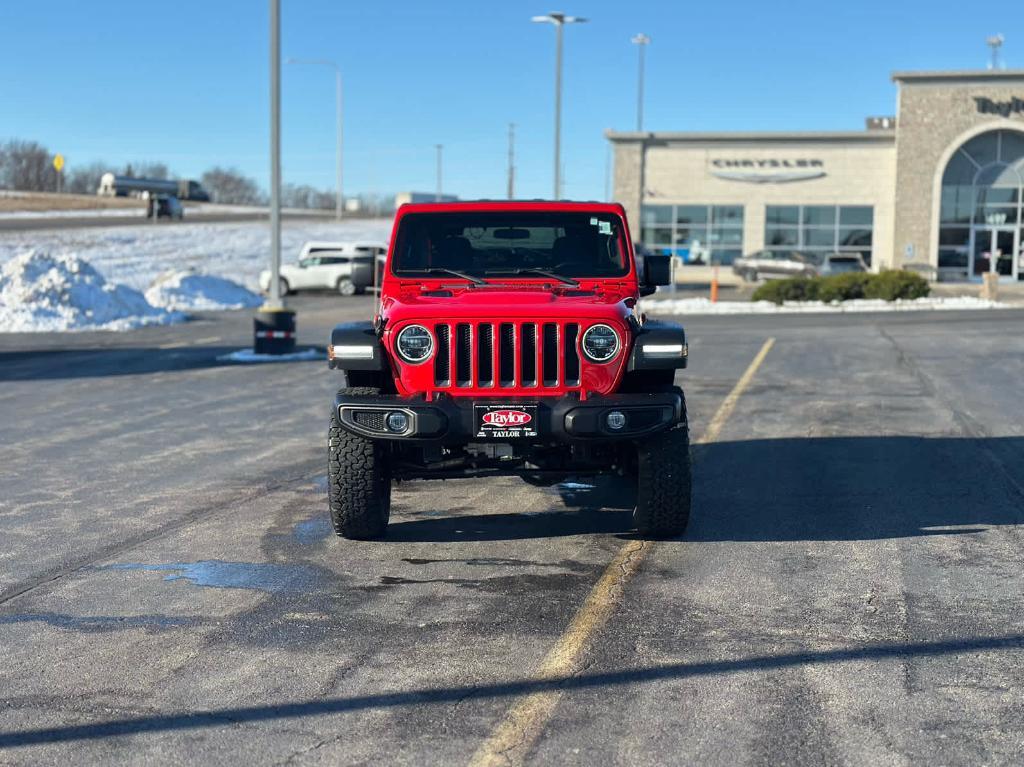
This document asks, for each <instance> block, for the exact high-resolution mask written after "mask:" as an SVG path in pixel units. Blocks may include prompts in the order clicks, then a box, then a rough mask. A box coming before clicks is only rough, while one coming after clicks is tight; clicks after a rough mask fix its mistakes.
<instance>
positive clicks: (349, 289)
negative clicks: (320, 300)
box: [337, 278, 357, 297]
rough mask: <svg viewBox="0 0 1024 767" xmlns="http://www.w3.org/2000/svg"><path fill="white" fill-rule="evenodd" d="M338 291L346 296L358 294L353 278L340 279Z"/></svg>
mask: <svg viewBox="0 0 1024 767" xmlns="http://www.w3.org/2000/svg"><path fill="white" fill-rule="evenodd" d="M337 289H338V292H339V293H340V294H341V295H343V296H345V297H348V296H354V295H355V294H356V290H357V288H356V284H355V283H354V282H352V280H346V279H344V278H342V279H340V280H338V284H337Z"/></svg>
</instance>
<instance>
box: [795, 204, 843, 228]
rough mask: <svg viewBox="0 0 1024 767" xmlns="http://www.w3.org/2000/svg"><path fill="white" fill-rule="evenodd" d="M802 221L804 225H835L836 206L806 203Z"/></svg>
mask: <svg viewBox="0 0 1024 767" xmlns="http://www.w3.org/2000/svg"><path fill="white" fill-rule="evenodd" d="M802 223H803V225H804V226H835V223H836V209H835V206H834V205H805V206H804V215H803V221H802Z"/></svg>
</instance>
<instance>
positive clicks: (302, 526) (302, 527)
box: [292, 514, 334, 546]
mask: <svg viewBox="0 0 1024 767" xmlns="http://www.w3.org/2000/svg"><path fill="white" fill-rule="evenodd" d="M333 533H334V530H333V529H332V528H331V521H330V520H329V519H328V518H327V517H326V516H324V515H322V514H318V515H317V516H315V517H313V518H312V519H307V520H305V521H304V522H296V523H295V527H294V528H293V529H292V536H293V537H294V538H295V540H296V541H297V542H298V543H300V544H302V545H303V546H313V545H315V544H317V543H320V542H321V541H324V540H327V539H328V538H330V537H331V535H332V534H333Z"/></svg>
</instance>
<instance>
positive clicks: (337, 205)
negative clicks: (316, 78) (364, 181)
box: [287, 58, 345, 221]
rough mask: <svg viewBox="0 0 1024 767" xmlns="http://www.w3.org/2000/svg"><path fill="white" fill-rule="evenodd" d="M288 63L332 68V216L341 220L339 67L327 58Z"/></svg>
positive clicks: (342, 199) (342, 200) (342, 134)
mask: <svg viewBox="0 0 1024 767" xmlns="http://www.w3.org/2000/svg"><path fill="white" fill-rule="evenodd" d="M287 63H288V64H312V65H314V66H320V67H330V68H331V69H333V70H334V98H335V118H336V120H337V124H338V146H337V151H336V152H335V169H334V173H335V192H334V217H335V218H336V219H337V220H338V221H341V215H342V210H343V209H344V207H345V197H344V193H343V191H342V148H343V147H342V139H343V136H344V120H343V116H342V101H341V67H339V66H338V65H337V64H336V63H335V62H333V61H330V60H329V59H294V58H290V59H288V61H287Z"/></svg>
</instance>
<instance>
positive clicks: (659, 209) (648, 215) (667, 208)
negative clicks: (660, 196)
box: [640, 205, 672, 226]
mask: <svg viewBox="0 0 1024 767" xmlns="http://www.w3.org/2000/svg"><path fill="white" fill-rule="evenodd" d="M640 221H641V222H643V225H644V226H658V225H660V224H671V223H672V206H671V205H645V206H644V209H643V213H642V215H641V216H640Z"/></svg>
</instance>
